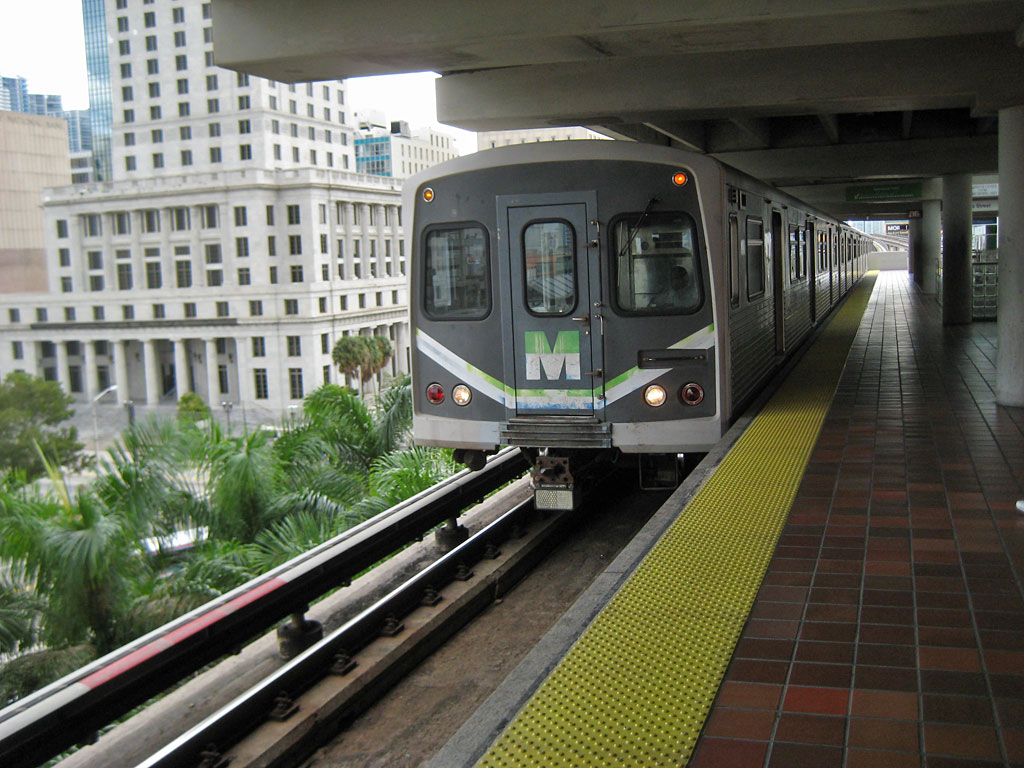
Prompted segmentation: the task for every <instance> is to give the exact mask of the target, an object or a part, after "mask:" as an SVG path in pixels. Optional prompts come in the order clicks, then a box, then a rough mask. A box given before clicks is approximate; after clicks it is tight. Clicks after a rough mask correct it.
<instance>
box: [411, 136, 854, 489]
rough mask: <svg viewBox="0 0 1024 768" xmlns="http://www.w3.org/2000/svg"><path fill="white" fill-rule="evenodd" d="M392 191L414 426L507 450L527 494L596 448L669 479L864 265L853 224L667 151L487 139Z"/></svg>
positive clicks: (464, 447) (658, 479) (427, 441)
mask: <svg viewBox="0 0 1024 768" xmlns="http://www.w3.org/2000/svg"><path fill="white" fill-rule="evenodd" d="M405 194H406V196H407V198H406V200H405V210H407V211H412V212H413V216H412V227H411V231H412V242H411V251H410V254H411V269H410V270H409V272H410V280H411V288H410V305H411V321H412V334H413V337H412V349H411V367H412V373H413V389H414V395H413V402H414V427H413V429H414V439H415V441H416V442H417V443H419V444H421V445H435V446H448V447H451V448H454V449H455V454H456V458H457V459H459V460H461V461H463V462H464V463H466V464H467V465H468V466H470V467H479V466H482V465H483V462H484V457H485V456H486V455H487V454H489V453H492V452H494V451H496V450H497V449H498V448H499V447H500V446H503V445H518V446H522V447H523V449H524V450H525V451H526V452H527V453H528V454H529V456H530V458H531V460H532V461H533V471H532V477H533V484H534V488H535V499H536V502H537V505H538V507H540V508H548V509H552V508H566V507H571V506H572V505H574V504H575V503H577V501H578V490H579V486H580V484H581V482H583V481H585V480H586V477H587V475H588V473H599V472H601V471H602V470H601V468H602V466H604V465H603V462H604V461H621V460H630V459H631V458H635V459H637V463H638V465H639V466H640V467H641V472H640V474H641V484H642V485H646V486H658V485H672V484H674V483H675V482H676V480H675V479H674V478H675V474H674V468H675V466H676V463H677V457H678V456H679V454H693V453H698V454H699V453H703V452H707V451H708V450H710V449H711V447H712V446H714V445H715V443H716V442H717V441H718V440H719V439H720V438H721V436H722V434H723V433H724V432H725V430H726V429H728V427H729V425H730V424H731V422H732V421H733V420H734V418H735V417H736V416H737V415H738V414H739V413H740V411H741V409H742V408H744V407H745V406H746V405H747V404H748V403H749V402H750V400H751V399H752V397H753V396H754V395H755V394H756V392H757V391H758V389H759V388H760V387H761V386H762V385H763V384H764V382H765V380H766V379H767V378H768V377H770V376H771V375H772V374H773V372H775V371H776V370H777V369H778V368H779V366H780V365H781V364H782V363H783V362H784V361H785V359H786V357H787V356H788V355H789V354H790V353H791V352H792V351H793V350H794V349H795V348H796V347H797V346H798V345H799V344H800V342H801V341H802V340H804V339H805V338H806V337H807V335H808V334H809V333H810V332H811V331H812V329H813V328H814V326H815V325H816V324H817V323H818V322H820V321H821V319H822V318H823V317H824V316H825V315H826V314H827V313H828V312H829V311H830V310H831V308H832V307H833V306H835V304H836V303H837V302H838V301H839V300H840V299H841V297H842V296H843V295H844V294H845V293H846V292H847V291H848V290H849V289H850V287H851V286H852V285H853V284H854V282H855V281H856V280H857V279H858V278H859V277H860V276H861V274H862V273H863V271H864V251H865V243H864V241H863V240H862V239H861V237H860V235H859V233H857V232H856V231H855V230H852V229H850V228H849V227H847V226H844V225H843V224H841V223H840V222H837V221H835V220H833V219H831V218H829V217H828V216H826V215H824V214H822V213H820V212H817V211H814V210H812V209H810V208H809V207H808V206H807V205H805V204H803V203H801V202H800V201H798V200H796V199H794V198H792V197H789V196H787V195H785V194H783V193H782V192H780V191H779V190H777V189H774V188H772V187H770V186H768V185H766V184H764V183H762V182H759V181H757V180H755V179H753V178H751V177H749V176H747V175H745V174H742V173H740V172H739V171H737V170H735V169H732V168H730V167H728V166H726V165H723V164H722V163H720V162H718V161H716V160H714V159H712V158H710V157H707V156H703V155H698V154H692V153H688V152H683V151H679V150H674V149H669V148H665V147H656V146H649V145H642V144H633V143H626V142H617V141H572V142H547V143H540V144H530V145H520V146H513V147H507V148H500V149H494V150H487V151H485V152H480V153H477V154H474V155H469V156H466V157H462V158H458V159H456V160H452V161H450V162H447V163H444V164H442V165H438V166H435V167H433V168H430V169H429V170H428V171H425V172H423V173H421V174H419V175H417V176H414V177H413V178H412V179H411V180H410V181H409V182H408V183H407V185H406V193H405Z"/></svg>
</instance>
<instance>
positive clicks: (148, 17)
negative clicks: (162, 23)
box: [142, 11, 156, 28]
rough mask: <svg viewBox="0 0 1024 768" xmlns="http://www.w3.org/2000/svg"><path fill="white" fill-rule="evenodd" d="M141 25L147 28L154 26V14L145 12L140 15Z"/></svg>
mask: <svg viewBox="0 0 1024 768" xmlns="http://www.w3.org/2000/svg"><path fill="white" fill-rule="evenodd" d="M142 24H143V26H145V27H147V28H152V27H155V26H156V14H155V13H153V11H146V12H145V13H144V14H142Z"/></svg>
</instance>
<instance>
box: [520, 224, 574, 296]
mask: <svg viewBox="0 0 1024 768" xmlns="http://www.w3.org/2000/svg"><path fill="white" fill-rule="evenodd" d="M575 253H576V233H575V232H574V231H573V228H572V226H571V225H570V224H569V223H568V222H566V221H534V222H531V223H530V224H528V225H526V227H524V228H523V279H524V280H525V282H526V290H525V296H526V306H527V308H528V309H529V310H530V312H532V313H533V314H535V315H567V314H569V313H570V312H572V310H573V308H574V307H575V306H576V259H575V258H574V254H575Z"/></svg>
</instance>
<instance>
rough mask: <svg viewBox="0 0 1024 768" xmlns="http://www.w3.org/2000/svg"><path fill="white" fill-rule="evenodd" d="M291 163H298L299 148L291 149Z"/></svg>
mask: <svg viewBox="0 0 1024 768" xmlns="http://www.w3.org/2000/svg"><path fill="white" fill-rule="evenodd" d="M292 162H295V163H297V162H299V148H298V147H292Z"/></svg>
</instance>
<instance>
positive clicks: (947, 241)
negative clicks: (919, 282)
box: [942, 173, 973, 325]
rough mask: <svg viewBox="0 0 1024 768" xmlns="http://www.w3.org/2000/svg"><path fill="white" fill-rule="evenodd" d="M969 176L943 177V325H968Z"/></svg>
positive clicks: (969, 284) (960, 174) (969, 259)
mask: <svg viewBox="0 0 1024 768" xmlns="http://www.w3.org/2000/svg"><path fill="white" fill-rule="evenodd" d="M971 295H972V286H971V175H970V174H969V173H957V174H953V175H949V176H943V177H942V324H943V325H963V324H965V323H969V322H971V320H972V319H973V318H972V312H971V304H972V302H971Z"/></svg>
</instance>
